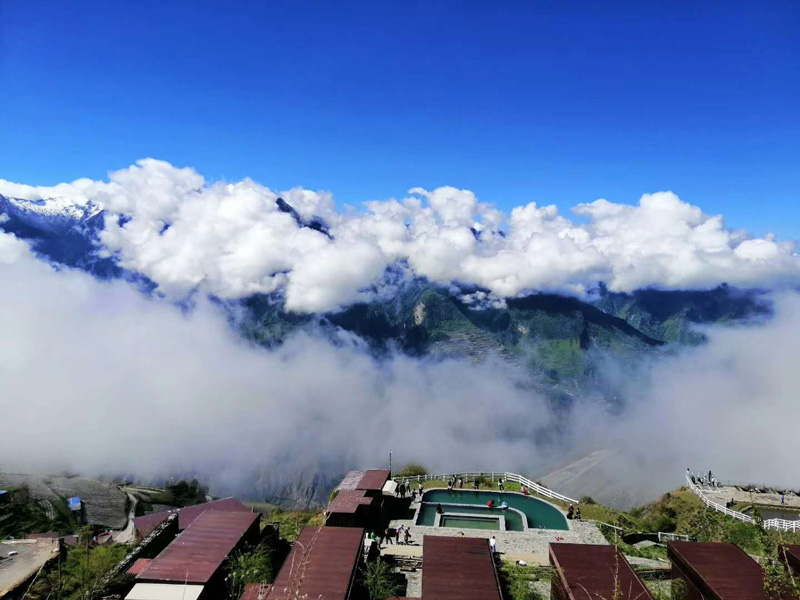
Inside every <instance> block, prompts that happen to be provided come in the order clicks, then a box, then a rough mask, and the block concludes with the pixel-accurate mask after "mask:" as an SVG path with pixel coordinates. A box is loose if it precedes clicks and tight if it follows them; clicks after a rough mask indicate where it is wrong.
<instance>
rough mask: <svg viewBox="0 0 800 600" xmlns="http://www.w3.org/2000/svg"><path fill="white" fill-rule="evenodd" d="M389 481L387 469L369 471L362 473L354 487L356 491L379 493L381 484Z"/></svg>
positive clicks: (381, 487)
mask: <svg viewBox="0 0 800 600" xmlns="http://www.w3.org/2000/svg"><path fill="white" fill-rule="evenodd" d="M388 480H389V469H370V470H368V471H364V476H363V477H362V478H361V481H359V482H358V484H357V485H356V489H357V490H367V491H370V492H375V491H377V492H380V491H381V490H383V484H384V483H386V482H387V481H388Z"/></svg>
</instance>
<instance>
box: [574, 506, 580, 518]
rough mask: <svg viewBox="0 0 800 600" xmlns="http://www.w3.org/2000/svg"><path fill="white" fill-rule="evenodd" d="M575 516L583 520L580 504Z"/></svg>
mask: <svg viewBox="0 0 800 600" xmlns="http://www.w3.org/2000/svg"><path fill="white" fill-rule="evenodd" d="M575 518H576V519H578V521H580V520H581V507H580V506H579V507H578V510H576V511H575Z"/></svg>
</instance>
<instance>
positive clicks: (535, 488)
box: [395, 471, 578, 504]
mask: <svg viewBox="0 0 800 600" xmlns="http://www.w3.org/2000/svg"><path fill="white" fill-rule="evenodd" d="M459 477H461V478H462V479H464V481H465V482H466V480H468V479H470V478H473V479H474V478H475V477H484V478H489V479H491V480H492V481H494V480H496V479H498V478H500V477H502V478H503V479H504V480H505V481H513V482H515V483H518V484H520V485H523V486H525V487H526V488H528V489H529V490H530V491H531V492H535V493H537V494H539V495H540V496H544V497H545V498H553V499H555V500H561V501H562V502H569V503H570V504H578V501H577V500H575V499H574V498H570V497H569V496H565V495H563V494H559V493H558V492H554V491H553V490H551V489H548V488H546V487H544V486H543V485H539V484H538V483H536V482H535V481H531V480H530V479H528V478H527V477H524V476H522V475H517V474H516V473H497V472H485V471H481V472H468V473H463V472H462V473H440V474H435V475H411V476H407V477H395V480H396V481H434V480H438V479H442V480H444V481H447V480H448V479H453V478H455V479H458V478H459Z"/></svg>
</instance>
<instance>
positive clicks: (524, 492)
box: [522, 485, 531, 496]
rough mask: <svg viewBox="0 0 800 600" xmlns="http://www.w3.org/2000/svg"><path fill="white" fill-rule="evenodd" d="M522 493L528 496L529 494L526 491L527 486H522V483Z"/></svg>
mask: <svg viewBox="0 0 800 600" xmlns="http://www.w3.org/2000/svg"><path fill="white" fill-rule="evenodd" d="M522 495H523V496H530V495H531V493H530V492H529V491H528V488H527V487H526V486H524V485H523V486H522Z"/></svg>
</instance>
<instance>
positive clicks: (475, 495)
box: [417, 490, 569, 531]
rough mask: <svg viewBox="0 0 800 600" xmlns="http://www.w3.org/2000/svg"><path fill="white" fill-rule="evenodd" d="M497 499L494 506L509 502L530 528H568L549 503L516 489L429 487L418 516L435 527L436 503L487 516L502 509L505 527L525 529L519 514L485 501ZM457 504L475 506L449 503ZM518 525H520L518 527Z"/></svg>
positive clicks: (419, 522) (449, 510)
mask: <svg viewBox="0 0 800 600" xmlns="http://www.w3.org/2000/svg"><path fill="white" fill-rule="evenodd" d="M489 500H494V503H495V506H499V505H500V503H501V502H505V503H506V504H508V506H509V508H515V509H517V510H518V511H520V512H521V513H522V514H523V515H524V516H525V519H526V520H527V526H528V528H529V529H562V530H566V529H569V525H568V524H567V518H566V517H565V516H564V515H563V514H561V512H560V511H559V510H558V509H557V508H555V507H554V506H551V505H550V504H548V503H547V502H542V501H541V500H539V499H538V498H531V497H530V496H524V495H522V494H515V493H513V492H488V491H487V492H483V491H473V490H430V491H428V492H425V494H424V495H423V496H422V502H423V504H422V506H421V507H420V510H419V515H418V516H417V525H429V526H433V525H434V523H435V519H436V505H437V504H441V505H442V508H443V510H444V512H445V514H447V513H459V514H464V513H470V514H483V515H488V514H490V513H491V512H492V511H493V512H494V513H495V514H497V513H500V512H502V513H503V515H504V516H505V517H506V530H508V531H522V530H523V529H524V527H522V523H521V520H520V522H519V525H517V522H516V520H519V518H520V517H519V514H518V513H516V512H515V511H512V510H506V511H501V510H500V509H499V508H494V509H489V508H488V507H487V506H486V503H487V502H488V501H489ZM454 504H461V505H464V504H467V505H472V506H448V505H454ZM517 527H519V528H517Z"/></svg>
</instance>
